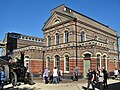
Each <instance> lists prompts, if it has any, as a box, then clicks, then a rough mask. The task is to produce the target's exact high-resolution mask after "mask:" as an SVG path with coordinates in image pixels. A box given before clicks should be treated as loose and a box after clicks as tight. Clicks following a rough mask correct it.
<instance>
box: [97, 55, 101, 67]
mask: <svg viewBox="0 0 120 90" xmlns="http://www.w3.org/2000/svg"><path fill="white" fill-rule="evenodd" d="M100 63H101V62H100V54H97V68H101V66H100Z"/></svg>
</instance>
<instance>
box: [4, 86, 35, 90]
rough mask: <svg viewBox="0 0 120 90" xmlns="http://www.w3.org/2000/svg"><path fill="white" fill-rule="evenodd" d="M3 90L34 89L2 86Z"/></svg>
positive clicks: (33, 89)
mask: <svg viewBox="0 0 120 90" xmlns="http://www.w3.org/2000/svg"><path fill="white" fill-rule="evenodd" d="M3 90H35V88H32V89H31V88H14V87H9V88H4V89H3Z"/></svg>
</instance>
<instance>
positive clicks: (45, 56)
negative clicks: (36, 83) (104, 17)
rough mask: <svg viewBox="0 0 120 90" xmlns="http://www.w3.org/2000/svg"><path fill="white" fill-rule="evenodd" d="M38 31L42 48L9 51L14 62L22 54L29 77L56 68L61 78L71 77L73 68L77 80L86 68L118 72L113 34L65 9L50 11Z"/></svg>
mask: <svg viewBox="0 0 120 90" xmlns="http://www.w3.org/2000/svg"><path fill="white" fill-rule="evenodd" d="M42 31H43V33H44V38H43V39H44V41H43V42H44V43H43V44H44V45H37V46H36V45H32V44H31V45H30V44H29V43H28V45H29V46H28V45H26V46H25V47H21V48H17V49H14V50H13V52H14V56H13V57H14V59H15V57H19V56H20V52H21V51H24V53H25V62H26V65H28V67H29V70H30V71H31V72H33V73H41V72H42V70H43V69H44V68H45V67H47V68H48V69H49V70H50V71H52V70H53V68H54V67H59V68H60V69H61V70H62V71H63V75H65V76H71V75H72V73H73V67H75V66H77V67H78V72H79V76H83V77H86V73H87V70H88V68H90V67H91V68H93V69H96V68H97V67H100V68H102V67H105V68H106V69H107V70H108V71H109V72H111V71H113V70H114V68H115V67H116V68H119V64H118V63H119V61H118V33H117V31H115V30H113V29H111V28H109V27H108V26H106V25H104V24H102V23H100V22H98V21H96V20H94V19H91V18H89V17H87V16H85V15H83V14H81V13H78V12H76V11H74V10H72V9H70V8H68V7H66V6H65V5H60V6H58V7H56V8H54V9H52V10H51V16H50V17H49V19H48V20H47V21H46V23H45V24H44V26H43V28H42ZM24 43H25V44H27V42H26V41H24Z"/></svg>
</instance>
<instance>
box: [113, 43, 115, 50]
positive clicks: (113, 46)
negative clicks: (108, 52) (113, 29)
mask: <svg viewBox="0 0 120 90" xmlns="http://www.w3.org/2000/svg"><path fill="white" fill-rule="evenodd" d="M113 50H115V42H113Z"/></svg>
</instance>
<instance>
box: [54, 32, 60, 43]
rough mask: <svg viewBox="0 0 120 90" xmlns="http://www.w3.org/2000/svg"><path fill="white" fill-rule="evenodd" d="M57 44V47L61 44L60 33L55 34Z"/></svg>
mask: <svg viewBox="0 0 120 90" xmlns="http://www.w3.org/2000/svg"><path fill="white" fill-rule="evenodd" d="M55 44H56V45H58V44H59V34H58V33H56V34H55Z"/></svg>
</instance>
